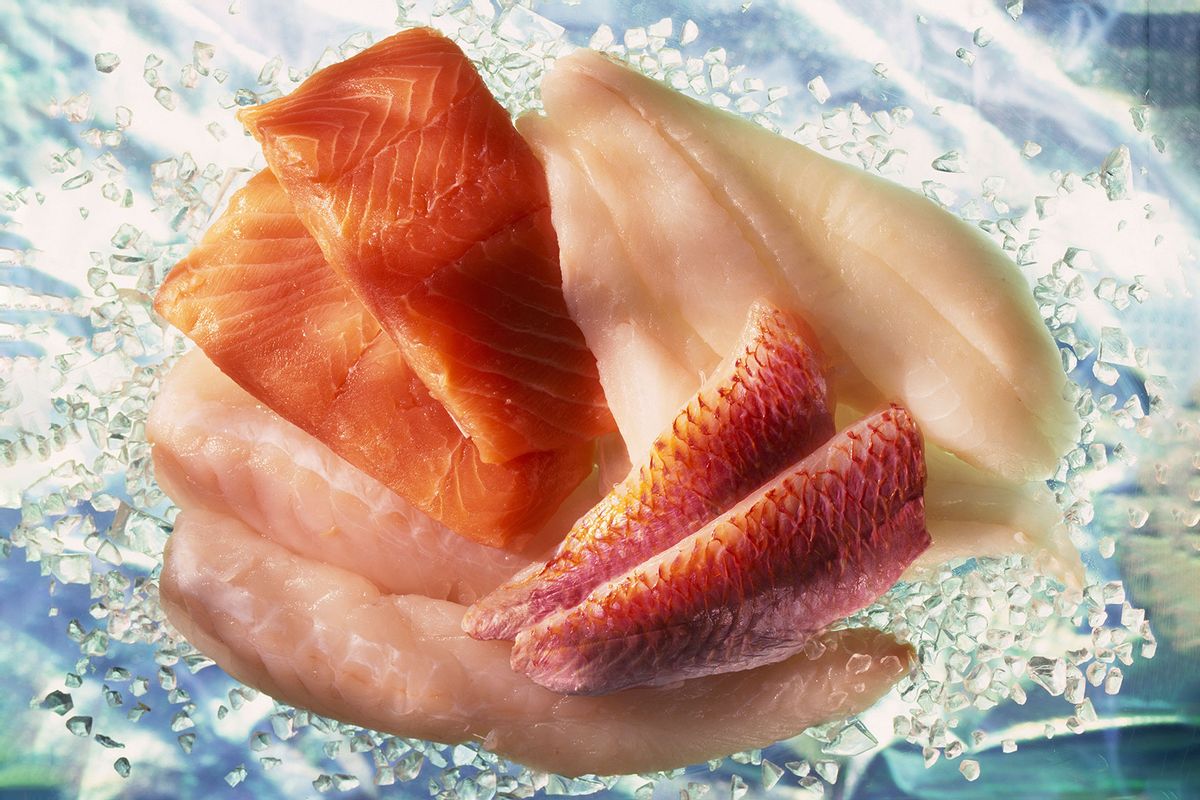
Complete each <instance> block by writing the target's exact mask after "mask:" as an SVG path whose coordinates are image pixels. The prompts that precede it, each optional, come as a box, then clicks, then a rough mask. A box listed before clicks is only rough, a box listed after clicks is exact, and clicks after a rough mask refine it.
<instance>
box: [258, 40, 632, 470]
mask: <svg viewBox="0 0 1200 800" xmlns="http://www.w3.org/2000/svg"><path fill="white" fill-rule="evenodd" d="M241 119H242V121H243V122H244V123H245V124H246V126H247V128H248V129H249V130H250V132H251V133H252V134H253V135H254V136H255V138H257V139H258V140H259V141H260V142H261V143H262V145H263V152H264V154H265V155H266V158H267V163H268V164H269V165H270V167H271V169H272V171H274V173H275V174H276V175H277V176H278V177H279V180H280V182H281V183H282V184H283V188H284V189H285V190H286V192H287V194H288V196H289V197H290V198H291V200H292V202H293V204H294V206H295V208H296V211H297V213H298V214H299V215H300V218H301V219H302V220H303V221H304V224H305V225H306V226H307V227H308V229H309V230H310V231H311V232H312V233H313V235H314V236H315V238H316V240H317V242H318V243H319V244H320V246H321V249H322V251H323V252H324V254H325V257H326V258H327V259H328V261H329V263H330V264H331V265H333V267H334V268H335V269H336V270H337V271H338V272H339V273H340V274H341V275H342V277H343V278H344V279H345V280H346V281H347V282H348V284H349V285H350V286H351V287H352V288H353V289H354V291H355V293H356V294H357V295H358V297H359V299H360V300H361V301H362V302H363V304H364V305H365V306H366V307H367V309H369V310H370V312H371V314H373V315H374V317H375V318H376V319H377V320H379V322H380V324H381V325H382V326H383V328H384V330H385V331H386V332H387V333H388V334H389V335H390V336H391V337H392V339H393V340H394V341H395V343H396V345H397V346H398V347H399V348H400V351H401V353H402V354H403V357H404V359H405V360H406V361H407V362H408V363H409V365H410V366H411V367H412V368H413V370H414V371H415V372H416V374H417V375H418V376H419V377H420V379H421V381H422V382H423V383H424V384H425V385H426V387H428V389H429V391H430V392H431V393H432V395H433V396H434V397H435V398H436V399H437V400H438V401H440V402H441V403H442V404H443V405H445V407H446V409H447V410H448V411H449V413H450V415H451V416H452V417H453V418H454V420H455V422H456V423H457V424H458V425H459V427H461V428H462V430H463V431H464V432H465V433H466V434H467V435H468V436H469V437H470V438H471V439H472V441H473V442H474V443H475V445H476V446H477V447H478V448H479V452H480V454H481V455H482V457H483V460H484V461H487V462H489V463H493V462H503V461H508V460H509V459H512V458H516V457H518V456H521V455H524V454H526V453H530V452H534V451H544V450H554V449H559V448H563V447H578V446H579V445H580V444H582V443H585V442H590V441H591V440H593V439H595V438H596V437H597V436H598V435H600V434H602V433H605V432H607V431H610V430H612V429H613V421H612V416H611V415H610V413H609V411H608V408H607V406H606V404H605V402H604V394H603V390H602V389H601V388H600V383H599V380H598V377H597V373H596V362H595V359H594V357H593V356H592V354H591V352H590V351H589V350H588V349H587V345H586V343H585V342H584V339H583V335H582V334H581V333H580V331H579V328H578V327H577V326H576V324H575V323H574V322H573V321H572V320H571V318H570V315H569V314H568V312H567V307H566V303H565V301H564V300H563V297H562V279H561V276H560V273H559V266H558V244H557V240H556V238H555V234H554V229H553V228H552V227H551V225H550V211H549V198H548V196H547V193H546V183H545V175H544V173H543V171H542V168H541V165H540V164H539V163H538V161H537V159H536V158H534V156H533V153H532V152H531V151H530V149H529V146H528V145H527V144H526V143H525V142H524V140H522V139H521V137H520V136H519V135H518V134H517V132H516V131H515V130H514V129H513V126H512V121H511V120H510V119H509V115H508V112H507V111H505V110H504V108H503V107H501V106H500V104H499V103H497V102H496V100H495V98H494V97H492V95H491V93H490V92H489V91H488V89H487V87H486V86H485V85H484V83H483V80H482V79H481V78H480V77H479V75H478V73H476V71H475V69H474V67H473V66H472V64H471V62H470V60H469V59H468V58H467V57H466V56H465V55H464V54H463V52H462V51H461V50H460V49H459V48H458V46H457V45H455V44H454V43H453V42H451V41H450V40H449V39H447V38H446V37H444V36H442V35H441V34H439V33H437V32H436V31H433V30H430V29H425V28H418V29H413V30H407V31H403V32H401V33H398V34H396V35H394V36H391V37H389V38H387V39H385V40H383V41H381V42H379V43H378V44H376V45H374V46H373V47H370V48H368V49H367V50H365V51H363V52H362V53H359V54H358V55H356V56H354V57H353V58H350V59H348V60H346V61H344V62H342V63H339V64H334V65H332V66H330V67H327V68H326V69H323V70H321V71H320V72H318V73H316V74H314V75H313V76H312V77H310V78H309V79H308V80H306V81H305V82H304V83H303V84H301V86H300V87H299V88H297V89H296V90H295V91H294V92H292V93H291V94H289V95H287V96H286V97H282V98H280V99H278V100H275V101H273V102H270V103H267V104H265V105H262V106H258V107H255V108H248V109H245V110H243V111H242V112H241Z"/></svg>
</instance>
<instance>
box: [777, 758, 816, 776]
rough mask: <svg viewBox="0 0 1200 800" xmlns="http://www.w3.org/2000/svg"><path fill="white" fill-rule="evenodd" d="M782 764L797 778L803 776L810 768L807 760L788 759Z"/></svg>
mask: <svg viewBox="0 0 1200 800" xmlns="http://www.w3.org/2000/svg"><path fill="white" fill-rule="evenodd" d="M783 766H784V767H786V768H787V771H788V772H790V773H792V774H793V775H795V776H796V777H797V778H803V777H805V776H806V775H808V773H809V772H810V771H811V770H812V767H810V766H809V764H808V762H807V761H788V762H786V763H785V764H784V765H783Z"/></svg>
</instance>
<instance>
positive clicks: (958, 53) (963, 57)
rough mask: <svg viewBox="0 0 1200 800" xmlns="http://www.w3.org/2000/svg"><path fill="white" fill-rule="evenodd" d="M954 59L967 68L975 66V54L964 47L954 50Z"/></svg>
mask: <svg viewBox="0 0 1200 800" xmlns="http://www.w3.org/2000/svg"><path fill="white" fill-rule="evenodd" d="M954 57H955V58H957V59H958V60H959V61H961V62H963V63H964V64H966V65H967V66H968V67H972V66H974V65H975V54H974V53H972V52H971V51H970V50H968V49H967V48H965V47H960V48H958V49H957V50H955V51H954Z"/></svg>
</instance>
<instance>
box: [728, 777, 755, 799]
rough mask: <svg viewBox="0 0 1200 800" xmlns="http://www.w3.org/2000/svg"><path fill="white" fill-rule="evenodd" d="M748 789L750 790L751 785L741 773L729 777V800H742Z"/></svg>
mask: <svg viewBox="0 0 1200 800" xmlns="http://www.w3.org/2000/svg"><path fill="white" fill-rule="evenodd" d="M748 791H750V787H748V786H747V785H746V781H745V779H744V778H742V776H741V775H734V776H733V777H732V778H730V779H729V800H742V798H743V797H745V796H746V792H748Z"/></svg>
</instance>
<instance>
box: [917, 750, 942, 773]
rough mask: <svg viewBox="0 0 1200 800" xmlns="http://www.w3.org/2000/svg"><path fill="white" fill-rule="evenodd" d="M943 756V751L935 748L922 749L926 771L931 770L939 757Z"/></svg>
mask: <svg viewBox="0 0 1200 800" xmlns="http://www.w3.org/2000/svg"><path fill="white" fill-rule="evenodd" d="M941 754H942V751H941V750H938V749H936V748H933V747H923V748H921V758H922V760H923V761H924V762H925V769H929V768H930V767H932V766H933V765H934V764H936V763H937V760H938V757H939V756H941Z"/></svg>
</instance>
